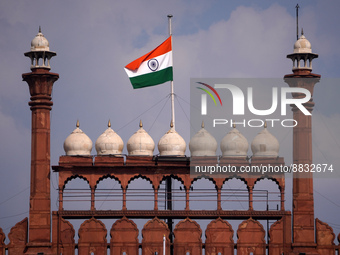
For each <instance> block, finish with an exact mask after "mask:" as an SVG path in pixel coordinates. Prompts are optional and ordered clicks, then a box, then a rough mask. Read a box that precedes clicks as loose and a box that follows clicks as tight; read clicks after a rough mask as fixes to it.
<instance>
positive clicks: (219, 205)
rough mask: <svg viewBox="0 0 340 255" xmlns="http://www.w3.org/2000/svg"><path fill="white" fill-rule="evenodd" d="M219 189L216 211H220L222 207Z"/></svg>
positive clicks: (218, 190)
mask: <svg viewBox="0 0 340 255" xmlns="http://www.w3.org/2000/svg"><path fill="white" fill-rule="evenodd" d="M221 190H222V188H221V187H217V210H222V205H221V200H222V198H221Z"/></svg>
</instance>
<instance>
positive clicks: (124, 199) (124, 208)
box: [122, 187, 127, 210]
mask: <svg viewBox="0 0 340 255" xmlns="http://www.w3.org/2000/svg"><path fill="white" fill-rule="evenodd" d="M122 189H123V210H127V209H126V187H122Z"/></svg>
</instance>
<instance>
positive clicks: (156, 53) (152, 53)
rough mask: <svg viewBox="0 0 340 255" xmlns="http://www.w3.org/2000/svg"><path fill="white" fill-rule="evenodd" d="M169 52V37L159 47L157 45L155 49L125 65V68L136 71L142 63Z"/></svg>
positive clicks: (170, 48) (170, 49)
mask: <svg viewBox="0 0 340 255" xmlns="http://www.w3.org/2000/svg"><path fill="white" fill-rule="evenodd" d="M169 51H172V47H171V36H170V37H169V38H168V39H166V40H165V41H164V42H163V43H162V44H161V45H159V46H158V47H157V48H156V49H154V50H152V51H150V52H149V53H146V54H145V55H144V56H142V57H140V58H138V59H136V60H134V61H132V62H131V63H130V64H127V65H126V66H125V68H127V69H130V70H136V69H138V68H139V66H140V65H141V63H142V62H144V61H147V60H149V59H152V58H155V57H157V56H159V55H163V54H165V53H167V52H169Z"/></svg>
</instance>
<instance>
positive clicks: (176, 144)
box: [158, 123, 187, 156]
mask: <svg viewBox="0 0 340 255" xmlns="http://www.w3.org/2000/svg"><path fill="white" fill-rule="evenodd" d="M186 146H187V145H186V143H185V141H184V139H183V137H181V136H180V135H179V134H178V133H177V132H176V130H175V129H174V128H173V124H172V123H171V124H170V129H169V131H168V132H166V134H165V135H163V136H162V138H161V139H160V140H159V142H158V151H159V154H160V155H161V156H184V155H185V150H186Z"/></svg>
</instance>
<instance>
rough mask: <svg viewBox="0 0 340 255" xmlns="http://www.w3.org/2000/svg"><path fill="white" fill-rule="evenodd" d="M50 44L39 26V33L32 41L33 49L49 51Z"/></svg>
mask: <svg viewBox="0 0 340 255" xmlns="http://www.w3.org/2000/svg"><path fill="white" fill-rule="evenodd" d="M49 50H50V45H49V42H48V41H47V39H46V38H45V36H44V35H43V34H42V33H41V28H40V27H39V33H38V34H37V35H36V36H35V37H34V38H33V40H32V42H31V51H49Z"/></svg>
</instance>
